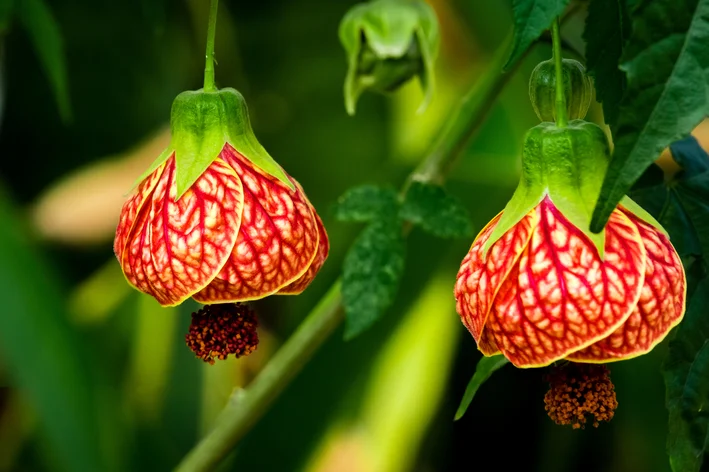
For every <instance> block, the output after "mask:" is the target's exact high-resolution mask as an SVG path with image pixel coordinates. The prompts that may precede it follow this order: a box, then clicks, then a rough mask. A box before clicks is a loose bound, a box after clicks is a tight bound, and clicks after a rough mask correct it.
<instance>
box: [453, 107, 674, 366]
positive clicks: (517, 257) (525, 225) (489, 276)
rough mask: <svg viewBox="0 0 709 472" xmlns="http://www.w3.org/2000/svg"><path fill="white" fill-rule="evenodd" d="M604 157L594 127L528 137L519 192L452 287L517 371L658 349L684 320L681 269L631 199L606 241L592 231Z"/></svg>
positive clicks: (547, 128)
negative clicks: (589, 228) (657, 345)
mask: <svg viewBox="0 0 709 472" xmlns="http://www.w3.org/2000/svg"><path fill="white" fill-rule="evenodd" d="M607 160H608V144H607V141H606V138H605V136H604V135H603V132H602V130H600V128H598V127H597V126H596V125H593V124H591V123H587V122H583V121H581V120H577V121H574V122H572V123H570V124H569V127H568V128H563V129H560V128H557V127H556V125H555V124H553V123H542V124H541V125H539V126H537V127H535V128H533V129H532V130H530V132H529V133H528V136H527V138H526V141H525V146H524V155H523V175H522V179H521V182H520V185H519V187H518V188H517V191H516V192H515V194H514V196H513V197H512V200H511V201H510V202H509V203H508V204H507V207H506V208H505V210H504V211H503V212H502V213H501V214H500V215H498V216H497V217H495V218H494V219H493V220H492V221H491V222H490V223H489V224H488V225H487V227H485V228H484V229H483V230H482V231H481V232H480V234H479V235H478V237H477V238H476V239H475V241H474V242H473V245H472V247H471V249H470V251H469V252H468V254H467V255H466V256H465V258H464V260H463V262H462V264H461V267H460V270H459V272H458V276H457V281H456V285H455V297H456V301H457V311H458V313H459V314H460V316H461V319H462V321H463V323H464V324H465V326H466V327H467V328H468V330H469V331H470V333H471V334H472V335H473V337H474V338H475V340H476V341H477V343H478V348H479V349H480V350H481V351H482V352H483V354H485V355H487V356H491V355H495V354H500V353H501V354H503V355H504V356H505V357H507V358H508V359H509V360H510V361H511V362H512V363H513V364H515V365H516V366H518V367H540V366H546V365H549V364H551V363H552V362H554V361H557V360H560V359H568V360H571V361H575V362H596V363H602V362H611V361H616V360H621V359H627V358H631V357H635V356H638V355H641V354H643V353H646V352H648V351H650V350H651V349H652V348H653V347H654V346H655V345H656V344H657V343H659V342H660V341H661V340H662V339H663V338H664V337H665V336H666V335H667V333H668V332H669V331H670V330H671V329H672V327H674V326H675V325H677V323H679V322H680V320H681V319H682V316H683V315H684V310H685V291H686V282H685V276H684V269H683V267H682V264H681V261H680V258H679V256H678V255H677V252H676V251H675V249H674V248H673V247H672V244H671V243H670V241H669V238H668V237H667V235H666V234H665V233H664V231H663V230H662V229H661V227H660V225H659V224H658V223H657V222H656V221H655V220H654V219H653V218H652V217H651V216H650V215H649V214H647V213H646V212H645V211H643V210H642V209H641V208H640V207H638V206H637V205H636V204H635V203H634V202H633V201H632V200H630V199H629V198H627V197H626V198H625V199H624V200H623V201H622V202H621V204H620V205H618V208H617V209H616V210H615V211H614V212H613V215H612V216H611V218H610V220H609V222H608V224H607V226H606V228H605V230H604V232H602V233H600V234H593V233H590V231H589V230H588V227H589V223H590V217H591V212H592V210H593V207H594V205H595V202H596V199H597V198H598V192H599V189H600V184H601V181H602V177H603V175H604V172H605V169H606V166H607Z"/></svg>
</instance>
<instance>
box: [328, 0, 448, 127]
mask: <svg viewBox="0 0 709 472" xmlns="http://www.w3.org/2000/svg"><path fill="white" fill-rule="evenodd" d="M339 36H340V42H341V43H342V46H343V47H344V49H345V52H346V54H347V64H348V69H347V76H346V78H345V85H344V94H345V108H346V109H347V113H349V114H350V115H354V113H355V108H356V103H357V99H358V98H359V96H360V95H361V93H362V92H363V91H365V90H367V89H371V90H375V91H379V92H390V91H393V90H396V89H397V88H398V87H399V86H401V85H402V84H404V83H405V82H407V81H408V80H409V79H411V78H413V77H414V76H416V75H418V76H419V78H420V80H421V87H422V89H423V90H424V100H423V101H422V103H421V106H420V107H419V111H423V110H424V109H425V108H426V107H427V106H428V103H429V102H430V100H431V98H432V96H433V89H434V74H433V66H434V61H435V59H436V56H437V55H438V46H439V43H440V35H439V31H438V21H437V19H436V15H435V12H434V11H433V9H432V8H431V7H430V6H429V5H428V4H427V3H426V2H424V1H423V0H376V1H373V2H370V3H361V4H359V5H355V6H354V7H352V8H351V9H350V10H349V11H348V12H347V13H346V14H345V16H344V17H343V18H342V21H341V23H340V29H339Z"/></svg>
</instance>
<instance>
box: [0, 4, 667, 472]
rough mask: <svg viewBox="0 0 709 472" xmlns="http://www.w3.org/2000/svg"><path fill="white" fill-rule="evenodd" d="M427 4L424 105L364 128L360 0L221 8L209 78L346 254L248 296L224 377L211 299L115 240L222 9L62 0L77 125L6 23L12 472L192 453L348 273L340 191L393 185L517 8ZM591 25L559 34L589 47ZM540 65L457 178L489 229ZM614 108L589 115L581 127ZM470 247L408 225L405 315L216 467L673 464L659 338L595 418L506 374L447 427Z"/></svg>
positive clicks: (7, 438)
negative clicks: (554, 404)
mask: <svg viewBox="0 0 709 472" xmlns="http://www.w3.org/2000/svg"><path fill="white" fill-rule="evenodd" d="M8 1H9V0H0V4H6V2H8ZM19 1H27V0H19ZM430 3H431V5H432V6H433V7H434V9H435V10H436V13H437V15H438V17H439V21H440V24H441V32H442V45H441V54H440V57H439V60H438V62H437V66H436V69H437V76H436V78H437V86H438V89H437V94H436V96H435V98H434V100H433V103H432V106H431V107H430V108H429V109H428V110H427V111H426V112H425V113H424V114H421V115H417V114H416V113H415V110H416V108H417V107H418V104H419V101H420V98H421V92H420V89H419V86H418V84H417V83H416V82H412V83H410V84H408V85H407V86H405V87H404V88H403V89H402V90H400V91H398V92H396V93H395V94H393V95H391V96H388V97H384V96H379V95H370V94H365V95H364V96H363V97H362V98H361V99H360V102H359V104H358V110H357V115H356V116H355V117H352V118H350V117H348V116H347V114H346V113H345V109H344V105H343V98H342V83H343V79H344V76H345V67H346V63H345V56H344V52H343V51H342V50H341V47H340V45H339V42H338V38H337V28H338V24H339V20H340V18H341V17H342V15H343V14H344V13H345V12H346V11H347V9H348V8H349V7H350V6H352V5H353V4H354V3H353V2H347V1H332V0H330V1H327V0H268V1H263V2H237V1H234V0H222V1H221V2H220V12H219V21H218V26H217V43H216V57H217V60H218V66H217V82H218V84H219V85H220V86H233V87H235V88H237V89H239V90H240V91H241V92H242V93H243V94H244V96H245V97H246V99H247V102H248V104H249V107H250V112H251V116H252V120H253V126H254V130H255V132H256V135H257V136H258V138H259V140H260V141H261V142H262V144H263V145H264V146H265V147H266V148H267V149H268V150H269V152H270V153H271V155H273V156H274V158H276V159H277V160H278V161H279V163H280V164H281V165H282V166H283V167H284V168H285V169H286V170H287V171H288V172H289V173H290V174H291V175H292V176H294V177H295V178H296V179H298V180H299V181H300V182H301V184H302V185H303V187H304V188H305V189H306V192H307V194H308V196H309V198H310V200H311V201H312V203H313V204H314V205H315V207H316V208H317V209H318V211H319V213H320V215H321V216H322V219H323V220H324V223H325V225H326V227H327V230H328V233H329V236H330V242H331V245H332V249H331V253H330V257H329V259H328V261H327V262H326V264H325V266H324V267H323V269H322V271H321V272H320V274H319V275H318V277H317V279H316V280H315V282H314V283H313V284H312V285H311V286H310V287H309V288H308V290H307V291H306V292H305V293H304V294H303V295H301V296H299V297H282V298H279V297H270V298H268V299H266V300H262V301H260V302H258V303H256V305H255V306H256V309H257V311H258V313H259V316H260V321H261V328H260V337H261V345H260V346H259V349H258V351H257V352H256V353H255V354H254V355H252V356H250V357H249V358H246V359H243V360H239V361H234V360H230V361H228V362H224V363H221V364H219V363H218V364H217V365H216V366H213V367H212V366H209V365H207V364H204V363H203V362H202V361H200V360H199V359H197V358H195V357H194V355H193V354H192V353H191V352H190V351H189V350H188V349H187V348H186V347H185V346H184V333H185V332H186V331H187V327H188V325H189V319H190V313H191V312H192V311H193V310H194V309H195V307H196V304H192V303H185V304H184V305H183V306H180V307H178V308H171V309H163V308H160V307H159V306H158V305H157V304H156V302H154V301H153V300H152V299H150V298H149V297H146V296H142V295H140V294H139V293H138V292H136V291H134V290H132V289H131V288H130V287H129V286H128V285H127V284H126V283H125V281H124V280H123V277H122V275H121V272H120V269H119V266H118V264H117V263H116V261H115V258H114V256H113V252H112V238H113V231H114V229H115V225H116V223H117V218H118V212H119V210H120V206H121V204H122V202H123V200H124V198H125V196H126V194H127V193H128V192H129V190H130V188H131V185H132V182H133V180H134V179H135V178H136V177H137V176H138V175H139V174H140V173H141V172H142V170H143V169H144V168H145V167H147V165H148V164H149V163H150V162H151V161H152V160H153V159H154V158H155V157H156V156H157V155H158V154H159V152H160V151H161V150H162V148H163V147H164V146H166V143H167V140H168V139H169V135H168V134H167V130H166V126H167V123H168V120H169V113H170V105H171V102H172V99H173V98H174V97H175V96H176V95H177V94H178V93H179V92H181V91H182V90H185V89H196V88H199V87H201V80H202V78H201V76H202V70H203V62H202V61H203V54H204V53H203V48H204V38H205V33H206V19H207V13H208V2H207V1H206V0H152V1H146V0H124V1H122V2H104V1H95V0H91V1H89V0H53V1H50V2H48V3H47V5H48V6H49V8H50V9H51V12H52V14H53V16H54V17H55V19H56V21H57V24H58V27H59V30H60V33H61V38H62V40H63V49H64V53H65V57H66V61H67V73H68V87H69V96H70V108H71V117H70V118H69V119H62V117H61V114H60V112H59V108H58V107H57V100H56V99H55V96H54V94H53V91H52V88H51V86H50V81H49V80H48V76H47V74H46V73H45V69H43V67H42V65H41V62H40V60H39V58H38V55H37V50H36V49H35V48H34V47H33V39H32V37H31V35H29V34H28V32H27V29H26V28H24V27H23V24H22V22H20V21H10V22H9V24H7V25H5V27H4V29H3V28H0V61H1V64H0V71H1V76H0V84H1V85H0V86H1V89H2V99H0V156H1V157H0V471H44V470H59V471H103V470H106V471H124V470H135V471H140V470H151V471H152V470H170V469H171V468H173V467H174V466H175V465H176V464H177V463H178V462H179V460H180V459H181V458H182V456H183V455H184V454H185V453H186V452H187V451H188V450H189V449H190V448H191V447H192V446H193V445H194V444H195V442H196V441H197V440H198V438H199V437H201V436H202V434H203V433H204V432H205V431H207V430H208V429H209V427H210V425H211V424H212V422H213V419H214V417H215V416H216V414H217V413H218V412H219V410H220V409H221V408H222V407H223V405H224V403H225V402H226V400H227V399H228V397H229V395H230V394H231V392H232V391H233V389H234V388H239V387H241V386H244V385H247V384H248V382H249V380H250V379H251V378H253V376H254V375H255V374H256V373H257V372H258V371H259V369H260V368H261V367H262V366H263V364H264V363H265V362H267V360H268V358H269V357H270V356H271V355H272V353H273V352H274V351H275V350H277V349H278V346H279V345H280V344H281V343H282V342H283V341H284V340H285V339H287V338H288V336H289V334H290V333H292V332H293V330H294V329H295V327H296V326H297V325H298V323H299V322H300V320H302V319H303V318H304V317H305V315H306V314H307V312H308V311H309V310H310V309H311V308H312V307H313V306H314V305H315V303H316V302H317V301H318V299H319V297H320V296H321V295H322V294H323V293H324V292H325V291H326V290H327V288H328V287H329V286H330V284H331V283H332V282H333V281H334V279H335V278H336V277H337V276H338V274H339V273H340V267H341V264H342V260H343V258H344V255H345V253H346V251H347V249H348V247H349V245H350V244H351V242H352V241H353V240H354V238H355V237H356V235H357V233H358V231H359V230H360V229H361V228H360V227H358V226H356V225H350V224H343V223H338V222H336V221H335V220H334V218H333V217H332V213H331V207H332V204H333V203H334V201H335V200H336V199H337V197H338V196H339V195H340V194H342V193H343V192H344V191H345V190H346V189H348V188H349V187H352V186H355V185H359V184H363V183H379V184H391V185H394V186H399V185H400V184H401V183H402V182H403V180H404V179H405V177H406V175H407V174H408V173H409V172H410V171H411V170H412V169H413V168H414V167H415V165H416V164H417V163H418V162H419V160H420V159H422V158H423V156H424V155H425V152H426V149H427V147H428V146H429V145H430V144H431V141H432V140H433V139H435V137H436V136H437V135H438V133H439V129H440V126H441V124H442V123H443V120H445V119H446V118H447V117H449V115H450V114H452V112H453V111H454V110H455V107H456V104H457V103H458V101H459V99H460V98H461V96H462V95H463V94H464V92H465V90H466V89H467V88H468V87H469V86H470V85H471V84H472V83H474V82H475V80H476V79H477V78H478V77H479V76H480V75H481V74H483V73H484V72H485V70H486V67H487V64H488V63H489V61H490V58H491V56H492V55H493V53H494V52H495V50H496V48H497V47H498V46H499V45H500V44H501V43H502V41H503V39H504V37H505V36H506V35H507V34H508V33H509V31H510V30H511V4H510V3H511V2H510V1H509V0H508V1H499V0H477V1H472V0H431V1H430ZM0 10H2V9H1V8H0ZM584 14H585V12H584V10H583V8H582V9H580V10H579V11H578V12H576V13H575V14H574V15H573V16H572V17H570V18H569V19H568V21H567V22H566V24H565V25H564V27H563V28H562V31H563V34H564V36H565V38H566V40H567V42H568V45H569V46H570V47H574V48H577V49H578V50H579V51H580V52H582V48H583V42H582V40H581V33H582V30H583V21H584ZM569 55H572V56H573V55H574V54H573V53H572V52H569ZM549 56H550V47H549V45H548V44H546V43H544V42H542V44H539V45H537V46H536V47H535V48H534V50H533V52H532V54H530V55H529V56H528V57H527V58H526V59H525V61H524V62H523V64H522V65H521V67H520V68H519V69H518V71H517V72H516V73H515V76H514V77H512V79H511V81H510V82H509V84H508V85H507V87H506V88H505V90H504V91H503V93H502V95H501V96H500V99H499V101H498V103H497V105H496V106H495V107H494V109H493V110H492V111H491V113H490V115H489V117H488V120H487V121H486V123H485V125H484V126H483V128H482V129H481V130H480V132H479V133H478V134H477V136H476V137H475V139H474V140H473V141H472V142H471V143H470V144H469V146H467V148H466V149H465V152H464V155H463V156H462V158H461V160H460V161H459V163H458V165H457V166H456V167H455V169H454V171H453V173H452V175H451V176H450V179H449V181H448V183H447V187H448V189H449V190H450V191H451V192H452V193H453V194H455V195H456V196H458V197H459V198H460V199H461V200H462V201H463V202H464V203H465V205H466V206H467V208H468V209H469V210H470V213H471V215H472V218H473V220H474V223H475V225H476V229H480V228H482V226H483V225H484V224H485V223H486V222H487V221H488V220H489V219H490V218H492V217H493V216H494V215H495V214H496V213H497V212H498V211H499V210H500V209H501V208H502V207H503V206H504V204H505V203H506V201H507V199H508V198H509V197H510V196H511V193H512V191H513V189H514V186H515V184H516V180H517V176H518V166H519V162H518V154H519V152H520V148H521V144H522V138H523V135H524V132H525V131H526V129H528V128H529V127H531V126H534V125H536V124H537V119H536V117H535V116H534V113H533V111H532V108H531V106H530V104H529V101H528V98H527V92H526V88H527V78H528V76H529V73H530V72H531V69H532V68H533V67H534V65H536V63H537V62H539V61H540V60H543V59H546V58H547V57H549ZM599 113H600V110H599V107H598V105H597V104H594V105H593V108H592V111H591V113H590V115H589V117H590V119H592V120H595V121H599ZM470 242H471V241H463V240H459V241H454V242H452V243H451V242H447V241H441V240H438V239H435V238H433V237H430V236H428V235H425V234H423V233H422V232H419V231H416V230H415V231H414V232H413V233H412V234H411V236H410V238H409V241H408V249H407V252H408V258H407V267H406V275H405V277H404V280H403V281H402V284H401V289H400V291H399V295H398V297H397V300H396V302H395V304H394V306H393V307H392V308H391V309H389V310H388V312H387V314H386V315H385V317H384V318H383V319H382V320H381V321H380V322H379V323H377V324H376V325H375V326H374V327H373V328H372V329H371V330H369V331H368V332H366V333H365V334H364V335H362V336H361V337H359V338H357V339H355V340H354V341H351V342H347V343H345V342H344V341H343V340H342V331H341V329H340V330H338V331H337V332H336V333H335V334H334V335H333V336H332V337H331V338H330V339H329V340H328V341H327V342H326V343H325V345H324V346H322V348H321V349H320V350H319V351H318V352H317V353H316V355H315V357H314V358H313V360H312V361H311V362H310V363H309V364H308V365H307V366H306V368H305V369H304V370H303V371H302V373H301V374H300V375H299V376H298V377H297V378H296V379H295V381H294V382H293V383H292V384H291V385H290V386H289V387H288V388H287V389H286V390H285V391H284V392H283V394H282V395H281V396H280V397H279V398H278V400H277V401H276V402H275V403H274V405H273V407H272V408H271V409H270V411H269V412H268V413H267V414H266V415H265V416H264V417H263V418H262V419H261V421H259V422H258V424H257V425H256V426H255V427H254V428H253V430H252V431H251V432H250V433H249V434H248V435H247V436H246V438H245V439H244V440H243V441H242V442H241V444H240V445H239V446H238V448H237V449H236V450H235V451H234V453H233V454H232V455H231V456H230V457H229V458H228V460H227V461H225V462H224V464H223V465H222V470H255V471H291V470H306V471H312V472H323V471H338V472H339V471H343V472H349V471H357V472H359V471H367V472H369V471H375V472H376V471H387V472H389V471H417V472H428V471H448V470H451V471H452V470H477V469H478V468H480V467H483V464H489V463H494V464H496V468H497V469H498V470H525V471H545V472H546V471H549V472H555V471H570V470H573V471H611V472H614V471H618V472H621V471H622V472H625V471H665V470H669V466H668V465H667V460H666V457H665V453H664V443H665V431H666V412H665V409H664V387H663V384H662V379H661V377H660V374H659V369H658V366H659V363H660V362H661V359H662V357H663V355H664V351H665V348H664V345H661V346H660V347H658V348H657V349H655V351H654V352H653V353H651V354H650V355H647V356H643V357H640V358H638V359H634V360H631V361H626V362H622V363H619V364H617V365H613V366H612V377H613V380H614V382H615V384H616V391H617V394H618V401H619V403H620V406H619V408H618V410H617V412H616V417H615V419H614V420H613V421H612V422H611V423H610V424H603V425H601V427H600V428H598V429H594V428H589V429H586V430H571V429H569V428H562V427H559V426H556V425H554V424H553V423H552V422H551V420H549V419H548V418H547V416H546V414H545V412H544V408H543V395H544V392H545V390H546V385H545V383H544V381H543V379H542V376H543V374H544V372H543V370H517V369H514V368H513V367H511V366H508V367H505V368H504V369H502V370H501V371H500V372H498V373H497V374H495V375H494V376H493V377H492V378H491V379H490V380H489V381H488V382H487V383H486V384H485V385H484V386H483V387H482V388H481V390H480V391H479V393H478V396H477V397H476V398H475V400H474V401H473V404H472V405H471V407H470V409H469V410H468V412H467V414H466V415H465V416H464V417H463V418H462V419H461V420H460V421H458V422H455V423H454V422H453V421H452V418H453V415H454V413H455V409H456V408H457V406H458V402H459V400H460V398H461V396H462V394H463V391H464V389H465V385H466V384H467V382H468V380H469V378H470V376H471V375H472V373H473V371H474V368H475V364H476V362H477V360H478V358H479V356H480V354H479V353H478V351H477V349H476V347H475V343H474V341H473V339H472V338H471V337H470V335H469V334H468V333H467V331H466V330H465V328H464V327H463V325H462V324H461V323H460V321H459V319H458V316H457V315H456V313H455V307H454V300H453V294H452V291H453V283H454V279H455V274H456V272H457V269H458V265H459V264H460V261H461V259H462V258H463V256H464V255H465V253H466V251H467V249H468V247H469V245H470Z"/></svg>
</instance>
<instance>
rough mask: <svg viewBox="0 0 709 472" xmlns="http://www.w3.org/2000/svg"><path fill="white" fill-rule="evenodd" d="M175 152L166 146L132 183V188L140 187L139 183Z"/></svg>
mask: <svg viewBox="0 0 709 472" xmlns="http://www.w3.org/2000/svg"><path fill="white" fill-rule="evenodd" d="M174 151H175V150H174V149H173V148H172V146H168V147H167V149H165V150H164V151H163V152H161V153H160V155H159V156H158V157H157V159H155V160H154V161H153V163H152V164H150V167H148V168H147V169H145V171H144V172H143V173H142V174H140V177H138V178H137V179H135V182H133V188H135V187H137V186H138V185H140V183H141V182H142V181H143V180H145V179H146V178H148V176H149V175H150V174H152V173H153V172H155V171H156V170H157V168H158V167H160V166H161V165H163V163H164V162H165V161H166V160H167V158H168V157H170V155H171V154H172V153H173V152H174Z"/></svg>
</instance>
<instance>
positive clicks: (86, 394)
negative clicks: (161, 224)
mask: <svg viewBox="0 0 709 472" xmlns="http://www.w3.org/2000/svg"><path fill="white" fill-rule="evenodd" d="M0 220H1V221H2V222H3V230H2V231H0V261H2V264H0V300H2V314H1V315H0V358H2V359H3V364H4V365H5V366H6V367H7V369H8V372H9V373H10V375H11V378H12V379H13V381H14V384H15V385H16V386H17V387H18V388H19V389H21V391H22V392H23V394H24V396H25V398H26V400H27V402H28V403H29V404H31V405H32V407H33V408H34V410H35V411H36V413H37V415H38V419H39V424H40V427H41V429H42V432H43V433H44V435H45V436H46V438H47V439H48V440H49V443H50V445H51V447H52V450H53V452H54V453H55V454H56V458H57V459H58V460H59V461H60V462H61V464H62V465H63V467H62V468H63V469H65V470H71V471H77V472H82V471H85V472H94V471H98V470H109V471H110V470H120V469H121V467H120V465H118V464H114V465H113V466H109V465H110V464H109V463H108V461H107V460H104V459H103V458H102V457H103V456H102V454H101V451H102V447H101V442H100V438H101V435H100V434H99V431H100V429H99V420H98V419H97V417H96V411H95V409H96V408H97V403H96V400H97V397H96V395H95V393H96V392H95V391H94V390H93V389H92V388H91V383H90V376H89V369H88V366H87V363H86V359H88V358H89V357H88V354H89V353H88V352H84V351H85V347H86V346H85V342H86V340H85V339H82V338H81V337H79V336H76V335H75V333H74V332H73V331H72V330H71V328H70V327H69V325H68V324H67V322H66V319H67V315H66V313H65V312H64V310H63V307H64V305H65V303H64V300H63V298H62V296H61V293H60V289H59V288H58V286H57V281H58V280H59V279H58V278H56V277H52V275H51V271H50V270H49V267H47V265H46V264H45V263H44V261H43V260H42V257H41V255H40V254H39V253H38V252H37V250H36V249H35V248H34V247H33V246H32V245H31V244H30V243H29V240H30V238H29V236H28V234H26V232H24V231H22V229H21V228H22V225H21V223H20V220H19V218H18V217H17V215H16V214H15V212H14V211H13V209H12V207H11V205H10V203H9V202H8V201H7V200H6V199H5V198H4V195H2V193H0ZM100 421H101V423H102V424H105V425H108V426H110V427H111V428H112V429H114V428H115V426H116V425H115V424H111V423H110V421H107V420H106V418H101V419H100Z"/></svg>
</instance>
